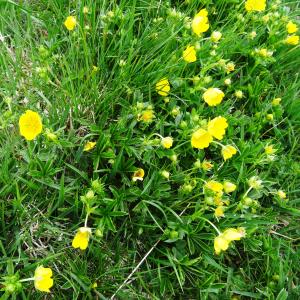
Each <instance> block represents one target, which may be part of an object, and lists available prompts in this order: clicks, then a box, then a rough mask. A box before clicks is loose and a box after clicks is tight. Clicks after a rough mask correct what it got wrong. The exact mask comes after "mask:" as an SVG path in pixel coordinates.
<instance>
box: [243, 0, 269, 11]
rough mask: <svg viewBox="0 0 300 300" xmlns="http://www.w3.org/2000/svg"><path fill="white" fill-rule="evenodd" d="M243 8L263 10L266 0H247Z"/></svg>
mask: <svg viewBox="0 0 300 300" xmlns="http://www.w3.org/2000/svg"><path fill="white" fill-rule="evenodd" d="M245 8H246V10H247V11H248V12H249V11H264V10H265V9H266V0H247V1H246V2H245Z"/></svg>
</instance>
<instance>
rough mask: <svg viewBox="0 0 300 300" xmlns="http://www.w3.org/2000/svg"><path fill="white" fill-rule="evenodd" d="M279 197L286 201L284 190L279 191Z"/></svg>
mask: <svg viewBox="0 0 300 300" xmlns="http://www.w3.org/2000/svg"><path fill="white" fill-rule="evenodd" d="M277 195H278V197H279V198H280V199H286V193H285V192H284V191H282V190H279V191H277Z"/></svg>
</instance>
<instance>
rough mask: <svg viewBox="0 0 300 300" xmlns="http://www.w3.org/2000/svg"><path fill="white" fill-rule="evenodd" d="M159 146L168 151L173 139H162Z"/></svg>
mask: <svg viewBox="0 0 300 300" xmlns="http://www.w3.org/2000/svg"><path fill="white" fill-rule="evenodd" d="M161 145H162V146H163V147H164V148H166V149H170V148H171V147H172V145H173V138H172V137H170V136H167V137H164V138H162V139H161Z"/></svg>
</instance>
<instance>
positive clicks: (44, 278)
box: [34, 266, 53, 293]
mask: <svg viewBox="0 0 300 300" xmlns="http://www.w3.org/2000/svg"><path fill="white" fill-rule="evenodd" d="M52 275H53V274H52V270H51V269H50V268H44V267H43V266H39V267H37V268H36V269H35V272H34V286H35V288H36V289H37V290H39V291H41V292H47V293H49V292H50V288H51V287H52V286H53V278H52Z"/></svg>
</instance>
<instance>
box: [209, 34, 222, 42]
mask: <svg viewBox="0 0 300 300" xmlns="http://www.w3.org/2000/svg"><path fill="white" fill-rule="evenodd" d="M221 37H222V33H221V32H220V31H214V32H213V33H212V34H211V36H210V39H211V40H212V41H213V42H214V43H217V42H218V41H219V40H220V39H221Z"/></svg>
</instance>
